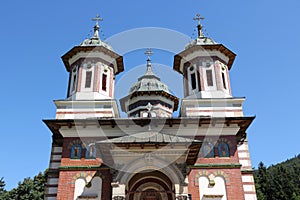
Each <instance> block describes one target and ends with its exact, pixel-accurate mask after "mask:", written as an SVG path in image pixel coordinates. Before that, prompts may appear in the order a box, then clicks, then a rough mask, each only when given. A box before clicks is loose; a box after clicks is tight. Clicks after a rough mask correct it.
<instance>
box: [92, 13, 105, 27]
mask: <svg viewBox="0 0 300 200" xmlns="http://www.w3.org/2000/svg"><path fill="white" fill-rule="evenodd" d="M92 20H93V21H96V25H98V22H99V21H103V18H101V17H100V15H99V14H97V15H96V17H94V18H92Z"/></svg>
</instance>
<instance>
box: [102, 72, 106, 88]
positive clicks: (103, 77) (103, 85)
mask: <svg viewBox="0 0 300 200" xmlns="http://www.w3.org/2000/svg"><path fill="white" fill-rule="evenodd" d="M106 82H107V75H106V74H102V90H103V91H106V89H107V88H106V84H107V83H106Z"/></svg>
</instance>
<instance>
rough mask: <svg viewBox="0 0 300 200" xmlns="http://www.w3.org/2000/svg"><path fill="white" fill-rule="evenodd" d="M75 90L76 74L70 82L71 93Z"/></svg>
mask: <svg viewBox="0 0 300 200" xmlns="http://www.w3.org/2000/svg"><path fill="white" fill-rule="evenodd" d="M75 89H76V73H75V74H73V80H72V90H71V92H74V91H75Z"/></svg>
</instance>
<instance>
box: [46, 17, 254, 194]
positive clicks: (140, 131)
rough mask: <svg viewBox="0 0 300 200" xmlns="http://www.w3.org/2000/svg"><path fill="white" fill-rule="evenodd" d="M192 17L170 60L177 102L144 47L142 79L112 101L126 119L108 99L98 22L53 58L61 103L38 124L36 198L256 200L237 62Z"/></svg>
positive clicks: (109, 81) (117, 68) (108, 63)
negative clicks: (235, 83) (40, 160)
mask: <svg viewBox="0 0 300 200" xmlns="http://www.w3.org/2000/svg"><path fill="white" fill-rule="evenodd" d="M195 19H196V20H199V23H198V37H197V38H196V39H195V40H194V41H192V42H191V43H189V44H187V46H186V47H183V48H182V49H183V50H182V52H180V53H178V54H176V55H175V56H174V62H173V69H174V70H175V71H176V72H178V73H180V74H182V78H183V83H182V84H183V88H184V97H183V98H182V99H181V100H180V99H179V98H178V97H176V96H175V95H174V94H172V92H170V90H169V88H168V86H167V85H166V84H165V83H163V82H162V81H161V80H160V78H159V77H158V76H157V75H156V74H155V73H153V71H152V63H151V55H152V51H151V50H150V49H148V50H147V51H146V53H145V54H146V55H147V56H148V59H147V61H146V64H145V71H146V72H145V74H144V75H142V76H141V77H139V78H138V77H137V82H136V83H135V84H134V85H133V86H132V87H131V88H129V93H128V95H127V96H125V97H123V98H122V99H120V107H121V111H123V112H125V113H126V114H127V116H128V117H126V118H121V117H120V110H119V107H118V104H117V100H116V99H115V98H114V89H115V88H114V87H115V76H116V75H118V74H119V73H121V72H123V71H124V64H123V57H122V56H121V55H119V54H117V53H116V52H114V50H113V48H112V47H111V46H110V45H108V44H106V43H105V42H103V41H102V40H101V39H100V37H99V25H98V21H99V20H100V18H96V19H95V20H97V23H96V25H95V27H94V35H93V36H92V37H91V38H89V39H86V40H84V41H83V42H82V43H81V44H80V45H78V46H75V47H73V48H72V49H71V50H70V51H68V52H67V53H66V54H65V55H63V56H62V60H63V63H64V65H65V68H66V70H67V72H68V73H69V85H68V92H67V98H66V99H63V100H55V101H54V103H55V105H56V117H55V119H47V120H43V121H44V123H45V124H46V125H47V126H48V127H49V129H50V131H51V132H52V150H51V158H50V166H49V178H48V183H47V191H46V196H45V199H47V200H55V199H57V200H77V199H95V200H110V199H113V200H123V199H124V200H125V199H126V200H173V199H174V200H175V199H177V200H181V199H193V200H197V199H199V200H243V199H244V200H255V199H256V193H255V187H254V180H253V171H252V167H251V163H250V157H249V150H248V142H247V134H246V131H247V128H248V127H249V126H250V124H251V123H252V121H253V120H254V117H252V116H244V114H243V107H242V105H243V102H244V100H245V99H244V98H239V97H233V96H232V91H231V84H230V76H229V71H230V69H231V67H232V65H233V62H234V59H235V56H236V55H235V54H234V53H233V52H232V51H231V50H230V49H228V48H227V47H225V46H224V45H223V44H219V43H216V42H215V41H214V40H213V39H211V38H209V37H206V36H205V35H204V34H203V31H202V25H201V23H200V20H201V19H202V18H201V17H200V15H197V16H196V18H195ZM178 84H181V83H178ZM177 110H179V116H176V117H174V114H173V112H174V111H177Z"/></svg>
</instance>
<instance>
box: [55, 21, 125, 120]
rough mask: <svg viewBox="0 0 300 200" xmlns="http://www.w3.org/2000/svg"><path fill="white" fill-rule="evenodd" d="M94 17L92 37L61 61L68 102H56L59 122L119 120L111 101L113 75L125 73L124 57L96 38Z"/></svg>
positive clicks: (98, 27)
mask: <svg viewBox="0 0 300 200" xmlns="http://www.w3.org/2000/svg"><path fill="white" fill-rule="evenodd" d="M102 20H103V19H102V18H100V17H99V15H97V17H96V18H93V21H96V25H95V26H94V34H93V36H92V37H91V38H89V39H86V40H84V41H83V42H82V43H81V44H80V45H79V46H75V47H73V48H72V49H71V50H70V51H68V52H67V53H66V54H65V55H63V56H62V60H63V62H64V65H65V67H66V70H67V71H68V72H69V84H68V91H67V98H66V99H65V100H63V101H61V100H58V101H55V104H56V106H57V112H56V117H57V118H58V119H73V118H76V119H81V118H83V119H84V118H98V117H118V116H119V111H118V109H117V104H116V101H115V100H114V87H115V75H116V74H118V73H120V72H122V71H123V70H124V67H123V57H122V56H120V55H118V54H117V53H115V52H114V51H113V48H112V47H111V46H110V45H109V44H106V43H105V42H103V41H102V40H101V39H100V37H99V29H100V26H99V24H98V22H99V21H102Z"/></svg>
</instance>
